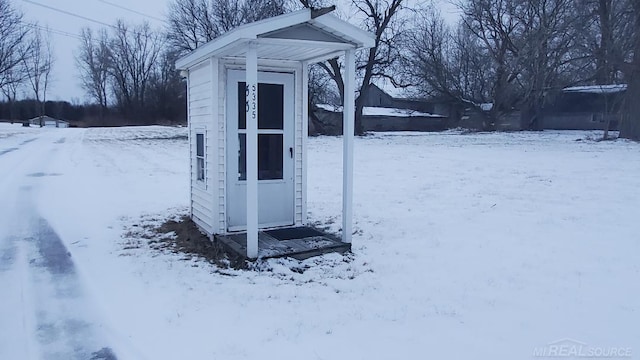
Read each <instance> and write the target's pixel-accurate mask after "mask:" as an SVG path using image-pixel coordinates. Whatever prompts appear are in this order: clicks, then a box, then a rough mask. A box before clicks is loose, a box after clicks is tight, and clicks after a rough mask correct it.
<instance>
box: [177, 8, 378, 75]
mask: <svg viewBox="0 0 640 360" xmlns="http://www.w3.org/2000/svg"><path fill="white" fill-rule="evenodd" d="M374 41H375V40H374V37H373V35H372V34H370V33H369V32H366V31H364V30H362V29H360V28H358V27H356V26H354V25H351V24H349V23H348V22H346V21H344V20H340V19H338V18H337V17H336V16H334V15H333V14H330V13H326V11H318V10H313V9H302V10H298V11H295V12H291V13H288V14H284V15H280V16H276V17H272V18H268V19H264V20H260V21H256V22H253V23H249V24H245V25H241V26H239V27H237V28H235V29H233V30H231V31H229V32H227V33H225V34H223V35H221V36H220V37H218V38H216V39H214V40H212V41H210V42H208V43H206V44H204V45H203V46H201V47H199V48H198V49H196V50H194V51H192V52H191V53H189V54H188V55H186V56H184V57H182V58H180V59H178V61H177V62H176V67H177V68H178V69H180V70H187V69H189V68H190V67H192V66H194V65H196V64H198V63H199V62H201V61H202V60H204V59H207V58H209V57H229V58H235V57H238V58H243V57H244V56H245V53H246V50H247V48H248V46H247V44H248V43H249V42H255V44H256V45H257V53H258V58H259V59H269V60H282V61H309V62H317V61H322V60H325V59H328V58H331V57H335V56H338V55H340V53H341V52H342V51H344V50H347V49H353V48H370V47H372V46H373V45H374Z"/></svg>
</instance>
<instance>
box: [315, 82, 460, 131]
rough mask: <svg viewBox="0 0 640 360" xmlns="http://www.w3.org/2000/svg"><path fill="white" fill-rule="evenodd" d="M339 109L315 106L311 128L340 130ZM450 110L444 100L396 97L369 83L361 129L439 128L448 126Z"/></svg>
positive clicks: (321, 105) (436, 129)
mask: <svg viewBox="0 0 640 360" xmlns="http://www.w3.org/2000/svg"><path fill="white" fill-rule="evenodd" d="M341 113H342V108H341V107H336V106H332V105H327V104H318V105H316V107H315V109H314V111H313V117H314V119H313V120H314V121H312V122H311V124H310V127H309V129H310V131H311V132H312V133H313V131H314V130H315V131H316V132H317V133H323V134H329V135H336V134H340V133H342V128H341V127H340V124H341V120H340V119H341V116H342V115H341ZM449 114H450V110H449V107H448V105H447V104H446V103H444V102H435V101H425V100H417V99H406V98H396V97H393V96H391V95H389V94H388V93H387V92H385V91H384V90H382V89H380V88H379V87H378V86H376V85H371V87H370V88H369V91H368V92H367V94H366V98H365V99H364V108H363V114H362V115H363V118H362V127H363V130H364V131H380V132H382V131H442V130H446V129H447V128H449V127H450V126H449V124H450V119H449Z"/></svg>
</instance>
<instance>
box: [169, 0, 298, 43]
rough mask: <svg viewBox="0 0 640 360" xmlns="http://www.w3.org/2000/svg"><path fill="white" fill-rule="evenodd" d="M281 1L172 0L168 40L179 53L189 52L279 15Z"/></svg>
mask: <svg viewBox="0 0 640 360" xmlns="http://www.w3.org/2000/svg"><path fill="white" fill-rule="evenodd" d="M288 3H289V2H288V1H282V0H173V1H172V2H171V3H170V4H169V28H168V30H167V37H168V40H169V42H170V43H171V45H172V46H173V47H174V48H175V49H176V50H178V51H181V52H183V53H184V52H188V51H192V50H195V49H196V48H198V47H200V46H201V45H203V44H205V43H207V42H209V41H211V40H213V39H215V38H216V37H218V36H220V35H222V34H223V33H225V32H227V31H229V30H231V29H233V28H235V27H237V26H239V25H242V24H245V23H249V22H253V21H257V20H261V19H266V18H269V17H272V16H276V15H280V14H283V13H285V12H286V11H287V10H288V6H287V5H288Z"/></svg>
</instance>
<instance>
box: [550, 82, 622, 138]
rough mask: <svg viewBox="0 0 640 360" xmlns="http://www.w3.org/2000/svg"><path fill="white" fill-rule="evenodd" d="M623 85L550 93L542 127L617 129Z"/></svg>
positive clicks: (584, 87) (576, 88) (557, 128)
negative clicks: (551, 94) (551, 95)
mask: <svg viewBox="0 0 640 360" xmlns="http://www.w3.org/2000/svg"><path fill="white" fill-rule="evenodd" d="M626 90H627V85H625V84H612V85H592V86H574V87H568V88H564V89H562V90H561V91H560V92H558V93H556V94H554V95H555V96H554V97H553V100H552V101H551V102H550V104H548V105H547V106H546V107H545V111H544V121H543V126H544V128H545V129H554V130H603V129H604V128H605V126H606V125H607V123H608V124H609V130H617V129H618V128H619V126H620V116H621V108H622V103H623V100H624V95H625V94H626Z"/></svg>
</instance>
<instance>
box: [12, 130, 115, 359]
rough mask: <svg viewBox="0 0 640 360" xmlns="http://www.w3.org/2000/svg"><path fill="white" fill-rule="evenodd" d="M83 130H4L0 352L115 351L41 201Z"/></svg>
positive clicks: (71, 354) (101, 354)
mask: <svg viewBox="0 0 640 360" xmlns="http://www.w3.org/2000/svg"><path fill="white" fill-rule="evenodd" d="M81 136H82V130H75V129H40V130H39V131H28V132H25V133H19V134H15V135H12V136H8V137H0V319H1V321H0V359H7V360H10V359H87V360H88V359H91V360H98V359H109V360H114V359H116V355H115V353H114V351H112V350H111V348H110V346H109V344H108V336H106V334H107V332H106V330H105V329H104V326H103V322H102V321H101V315H100V314H99V312H98V311H96V309H95V308H96V307H95V306H94V305H93V304H92V301H91V297H90V295H89V294H88V291H87V287H86V286H84V284H83V281H86V280H83V278H82V277H81V276H80V275H79V273H78V269H77V267H76V265H75V263H74V259H73V255H72V254H71V253H70V252H69V250H68V249H67V247H66V246H65V242H64V241H63V240H62V239H60V237H59V236H58V235H57V234H56V232H55V231H54V229H53V228H52V227H51V226H50V224H49V222H48V221H47V219H46V217H44V216H42V215H41V212H40V211H39V209H38V206H37V201H36V200H37V197H38V194H39V193H40V192H41V191H44V190H43V188H44V187H45V185H46V184H47V182H48V181H50V179H52V178H54V177H56V176H59V175H61V174H59V173H55V172H52V171H51V170H52V169H51V164H52V163H54V162H55V161H57V160H60V157H61V156H62V155H61V154H62V153H65V154H68V153H69V151H72V149H70V148H69V147H71V146H73V144H78V142H79V141H81ZM70 140H71V141H70ZM63 150H64V151H63ZM70 200H72V199H70Z"/></svg>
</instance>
